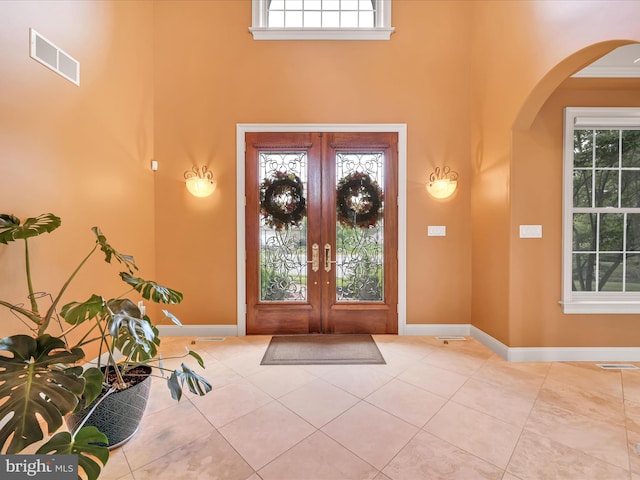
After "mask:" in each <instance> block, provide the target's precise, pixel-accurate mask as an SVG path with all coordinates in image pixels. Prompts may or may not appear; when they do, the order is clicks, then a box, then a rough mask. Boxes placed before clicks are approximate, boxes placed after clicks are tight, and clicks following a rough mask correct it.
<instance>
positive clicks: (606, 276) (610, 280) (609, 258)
mask: <svg viewBox="0 0 640 480" xmlns="http://www.w3.org/2000/svg"><path fill="white" fill-rule="evenodd" d="M598 270H599V273H600V278H599V283H598V290H599V291H601V292H621V291H622V254H621V253H620V254H617V255H612V254H609V255H600V265H599V267H598Z"/></svg>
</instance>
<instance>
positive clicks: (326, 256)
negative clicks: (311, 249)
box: [324, 243, 336, 272]
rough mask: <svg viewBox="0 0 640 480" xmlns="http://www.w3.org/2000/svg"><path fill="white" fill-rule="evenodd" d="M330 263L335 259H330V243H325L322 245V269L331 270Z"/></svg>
mask: <svg viewBox="0 0 640 480" xmlns="http://www.w3.org/2000/svg"><path fill="white" fill-rule="evenodd" d="M332 263H336V261H335V260H331V245H330V244H328V243H325V245H324V271H325V272H330V271H331V264H332Z"/></svg>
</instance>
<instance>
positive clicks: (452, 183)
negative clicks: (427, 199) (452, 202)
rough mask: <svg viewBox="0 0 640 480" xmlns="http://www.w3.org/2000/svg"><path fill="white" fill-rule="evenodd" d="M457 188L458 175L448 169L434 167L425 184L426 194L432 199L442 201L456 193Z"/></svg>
mask: <svg viewBox="0 0 640 480" xmlns="http://www.w3.org/2000/svg"><path fill="white" fill-rule="evenodd" d="M457 186H458V173H457V172H454V171H452V170H451V169H450V168H449V167H444V168H442V170H440V167H436V169H435V170H434V172H433V173H432V174H431V175H429V183H427V192H429V195H431V196H432V197H433V198H438V199H443V198H449V197H450V196H451V195H453V192H455V191H456V188H457Z"/></svg>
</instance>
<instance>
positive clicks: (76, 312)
mask: <svg viewBox="0 0 640 480" xmlns="http://www.w3.org/2000/svg"><path fill="white" fill-rule="evenodd" d="M104 307H105V301H104V298H102V297H101V296H100V295H95V294H93V295H91V297H89V299H88V300H86V301H84V302H71V303H67V304H66V305H65V306H64V307H62V310H60V315H61V316H62V318H64V320H65V322H67V323H68V324H70V325H78V324H80V323H82V322H85V321H87V320H91V319H92V318H96V317H97V316H98V315H100V314H101V313H103V312H104Z"/></svg>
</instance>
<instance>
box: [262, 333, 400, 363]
mask: <svg viewBox="0 0 640 480" xmlns="http://www.w3.org/2000/svg"><path fill="white" fill-rule="evenodd" d="M386 363H387V362H385V361H384V358H383V357H382V354H381V353H380V350H379V349H378V346H377V345H376V342H375V341H374V340H373V337H372V336H371V335H368V334H353V335H346V334H345V335H342V334H339V335H336V334H325V335H279V336H273V337H271V342H269V346H268V347H267V351H266V352H265V354H264V357H263V358H262V362H260V365H366V364H386Z"/></svg>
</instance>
